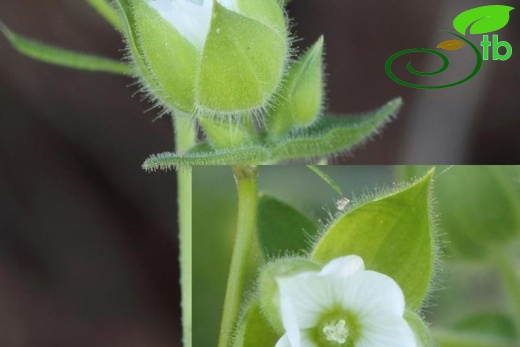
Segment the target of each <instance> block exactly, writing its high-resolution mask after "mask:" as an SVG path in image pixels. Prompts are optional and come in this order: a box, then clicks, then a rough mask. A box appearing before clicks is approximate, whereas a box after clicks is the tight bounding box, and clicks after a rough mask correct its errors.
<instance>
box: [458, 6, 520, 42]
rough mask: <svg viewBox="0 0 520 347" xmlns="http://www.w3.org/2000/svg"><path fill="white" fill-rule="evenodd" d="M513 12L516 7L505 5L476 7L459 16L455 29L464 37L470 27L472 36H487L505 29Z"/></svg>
mask: <svg viewBox="0 0 520 347" xmlns="http://www.w3.org/2000/svg"><path fill="white" fill-rule="evenodd" d="M512 10H514V7H511V6H504V5H488V6H481V7H476V8H473V9H471V10H467V11H464V12H462V13H461V14H459V15H458V16H457V17H456V18H455V20H454V21H453V27H454V28H455V30H457V31H458V32H459V33H461V34H462V35H466V31H467V29H468V28H470V27H471V28H470V31H469V33H470V34H476V35H478V34H487V33H490V32H493V31H497V30H500V29H502V28H503V27H505V26H506V25H507V23H508V22H509V12H511V11H512Z"/></svg>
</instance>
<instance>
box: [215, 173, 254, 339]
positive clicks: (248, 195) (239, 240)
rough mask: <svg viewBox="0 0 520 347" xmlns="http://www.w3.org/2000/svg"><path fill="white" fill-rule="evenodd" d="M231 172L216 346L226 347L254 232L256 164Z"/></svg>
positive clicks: (237, 307)
mask: <svg viewBox="0 0 520 347" xmlns="http://www.w3.org/2000/svg"><path fill="white" fill-rule="evenodd" d="M233 174H234V175H235V181H236V184H237V190H238V219H237V232H236V236H235V246H234V249H233V255H232V257H231V265H230V268H229V277H228V281H227V288H226V296H225V299H224V311H223V313H222V322H221V325H220V337H219V343H218V346H219V347H230V342H231V336H232V334H233V328H234V326H235V323H236V321H237V317H238V310H239V306H240V298H241V294H242V286H243V281H244V274H245V269H246V261H247V256H248V254H249V250H250V248H251V241H252V239H253V235H254V233H255V226H256V209H257V203H258V188H257V168H256V167H250V166H235V167H233Z"/></svg>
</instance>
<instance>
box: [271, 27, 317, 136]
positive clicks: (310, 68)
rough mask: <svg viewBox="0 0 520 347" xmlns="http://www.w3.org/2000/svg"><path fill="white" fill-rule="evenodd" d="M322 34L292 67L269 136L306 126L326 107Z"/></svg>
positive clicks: (272, 112)
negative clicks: (324, 102)
mask: <svg viewBox="0 0 520 347" xmlns="http://www.w3.org/2000/svg"><path fill="white" fill-rule="evenodd" d="M323 85H324V80H323V36H322V37H320V38H319V39H318V41H317V42H316V43H315V44H314V45H313V46H312V47H311V48H310V49H309V50H308V51H307V52H306V53H305V54H304V55H303V56H302V57H301V58H300V59H299V60H298V61H296V62H295V63H294V64H293V65H292V66H291V67H290V69H289V73H288V75H287V78H286V80H285V82H284V84H283V89H282V91H281V93H280V96H279V98H278V102H277V103H276V105H275V106H274V107H273V109H272V111H271V112H270V116H269V135H270V136H271V137H272V138H279V137H282V136H284V135H286V134H287V133H288V132H289V131H291V129H292V128H295V127H307V126H309V125H311V124H312V123H313V122H314V121H315V120H316V119H317V117H318V116H319V114H320V113H321V111H322V106H323V94H324V93H323Z"/></svg>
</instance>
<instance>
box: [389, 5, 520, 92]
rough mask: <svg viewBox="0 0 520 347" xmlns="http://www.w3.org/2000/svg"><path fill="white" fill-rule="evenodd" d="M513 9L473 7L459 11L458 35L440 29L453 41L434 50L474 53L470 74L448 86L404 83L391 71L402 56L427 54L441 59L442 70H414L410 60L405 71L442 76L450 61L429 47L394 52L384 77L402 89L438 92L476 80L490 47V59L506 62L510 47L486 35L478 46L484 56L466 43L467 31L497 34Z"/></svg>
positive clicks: (469, 42)
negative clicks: (501, 48) (473, 65)
mask: <svg viewBox="0 0 520 347" xmlns="http://www.w3.org/2000/svg"><path fill="white" fill-rule="evenodd" d="M513 9H514V8H513V7H511V6H504V5H488V6H481V7H476V8H473V9H470V10H467V11H464V12H462V13H461V14H459V15H458V16H457V17H456V18H455V20H454V21H453V27H454V28H455V30H456V31H458V32H459V33H460V35H459V34H457V33H453V32H450V31H445V30H442V31H444V32H446V33H448V34H450V35H452V36H454V37H455V38H456V39H453V40H448V41H444V42H441V43H440V44H439V45H438V46H437V48H440V49H443V50H449V51H454V50H458V49H461V48H463V47H464V46H466V45H468V46H469V47H471V48H472V49H473V51H474V53H475V56H476V61H475V67H474V69H473V71H471V73H470V74H469V75H468V76H467V77H465V78H463V79H462V80H460V81H456V82H453V83H449V84H444V85H433V86H428V85H422V84H415V83H410V82H406V81H404V80H403V79H401V78H399V77H397V76H396V75H395V73H394V72H393V71H392V64H393V63H394V61H395V60H396V59H397V58H399V57H401V56H404V55H407V54H411V53H427V54H433V55H435V56H437V57H439V58H440V59H441V60H442V67H441V68H439V69H437V70H436V71H431V72H425V71H419V70H417V69H415V68H414V67H413V66H412V61H411V60H410V61H409V62H408V64H407V65H406V70H407V71H408V72H410V73H411V74H413V75H417V76H435V75H438V74H441V73H443V72H444V71H446V70H447V69H448V67H449V65H450V62H449V59H448V57H447V56H446V55H444V54H443V53H441V52H439V51H436V50H434V49H429V48H412V49H405V50H403V51H400V52H397V53H395V54H393V55H392V56H391V57H390V58H388V60H387V61H386V64H385V71H386V74H387V75H388V76H389V77H390V78H391V79H392V80H393V81H394V82H396V83H399V84H401V85H403V86H405V87H410V88H417V89H441V88H449V87H454V86H456V85H459V84H462V83H465V82H467V81H469V80H470V79H472V78H473V77H475V76H476V75H477V74H478V72H479V71H480V68H481V67H482V63H483V60H488V59H489V47H491V46H492V47H493V60H502V61H503V60H507V59H509V58H510V57H511V55H512V47H511V45H510V44H509V43H508V42H505V41H498V35H493V42H490V41H489V38H488V36H487V35H485V36H484V37H483V40H482V42H481V46H482V47H483V49H485V51H484V56H482V54H481V53H480V50H479V48H478V47H477V46H475V45H474V44H473V43H472V42H471V41H470V40H468V39H467V38H466V37H465V35H466V31H467V29H468V28H469V29H470V30H469V33H470V34H477V35H478V34H487V33H490V32H493V31H497V30H499V29H502V28H503V27H505V26H506V25H507V23H508V22H509V13H510V12H511V11H512V10H513ZM500 47H505V48H506V54H505V55H502V54H500V53H499V51H498V49H499V48H500Z"/></svg>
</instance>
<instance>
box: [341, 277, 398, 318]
mask: <svg viewBox="0 0 520 347" xmlns="http://www.w3.org/2000/svg"><path fill="white" fill-rule="evenodd" d="M339 282H342V283H339ZM337 285H338V286H340V287H342V288H343V290H342V299H341V305H342V307H345V308H348V309H351V310H352V311H354V312H355V313H357V314H358V315H360V316H363V315H371V314H377V315H381V316H386V315H390V316H394V317H402V316H403V314H404V309H405V301H404V294H403V292H402V290H401V288H400V287H399V285H398V284H397V283H396V282H395V281H394V280H393V279H391V278H390V277H388V276H386V275H383V274H381V273H379V272H374V271H362V272H360V273H357V274H354V275H352V276H351V277H349V278H348V279H343V278H342V279H341V280H338V284H337Z"/></svg>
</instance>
